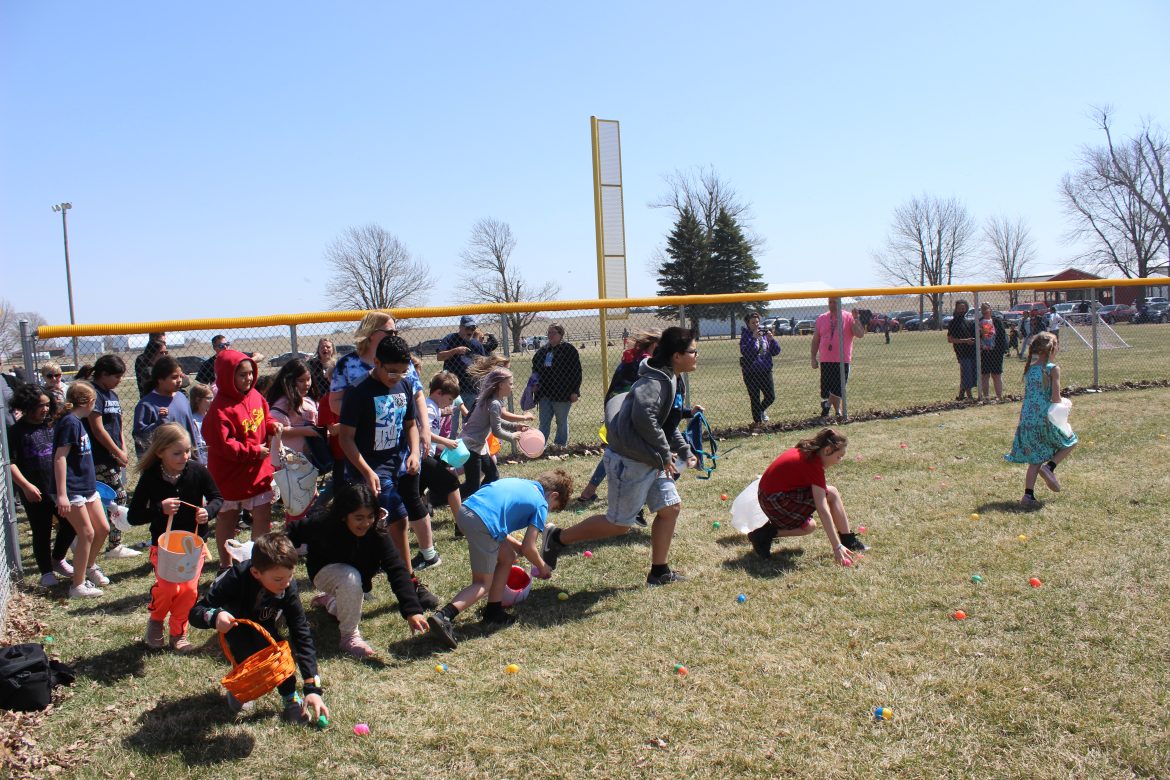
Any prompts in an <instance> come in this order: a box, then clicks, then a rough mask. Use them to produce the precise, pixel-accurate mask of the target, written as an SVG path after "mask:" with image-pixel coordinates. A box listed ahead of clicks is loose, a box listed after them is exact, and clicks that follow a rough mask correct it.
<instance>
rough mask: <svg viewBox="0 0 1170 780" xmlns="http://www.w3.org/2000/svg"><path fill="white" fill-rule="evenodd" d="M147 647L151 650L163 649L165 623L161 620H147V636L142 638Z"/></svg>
mask: <svg viewBox="0 0 1170 780" xmlns="http://www.w3.org/2000/svg"><path fill="white" fill-rule="evenodd" d="M142 641H144V642H146V646H147V647H149V648H150V649H151V650H162V648H163V622H162V621H161V620H152V619H150V618H147V619H146V636H144V637H142Z"/></svg>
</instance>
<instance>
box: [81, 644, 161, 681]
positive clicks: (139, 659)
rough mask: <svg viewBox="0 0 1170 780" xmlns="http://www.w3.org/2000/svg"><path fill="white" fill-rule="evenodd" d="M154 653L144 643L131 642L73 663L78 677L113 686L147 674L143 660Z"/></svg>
mask: <svg viewBox="0 0 1170 780" xmlns="http://www.w3.org/2000/svg"><path fill="white" fill-rule="evenodd" d="M152 652H153V651H152V650H151V649H150V648H148V647H147V646H146V645H145V644H144V643H143V642H131V643H130V644H128V645H122V646H121V647H115V648H112V649H110V650H106V651H105V652H104V653H98V654H97V655H90V656H85V657H83V658H79V659H78V660H77V661H75V662H74V663H73V668H74V669H76V670H77V676H78V677H88V678H89V679H91V680H93V681H95V682H99V683H102V684H103V685H113V684H114V683H117V682H120V681H121V680H125V679H126V678H128V677H141V676H142V675H143V674H145V667H144V664H143V659H144V658H146V656H147V655H149V654H150V653H152Z"/></svg>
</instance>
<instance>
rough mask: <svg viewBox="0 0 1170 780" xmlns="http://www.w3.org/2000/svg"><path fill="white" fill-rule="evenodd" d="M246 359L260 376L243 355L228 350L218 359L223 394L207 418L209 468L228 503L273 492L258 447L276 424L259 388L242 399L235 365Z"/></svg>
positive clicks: (217, 376) (267, 467) (205, 434)
mask: <svg viewBox="0 0 1170 780" xmlns="http://www.w3.org/2000/svg"><path fill="white" fill-rule="evenodd" d="M245 360H247V361H248V362H250V363H251V364H252V371H253V375H254V376H256V375H258V374H257V373H256V372H257V369H256V361H254V360H252V358H250V357H248V356H247V355H245V354H244V353H243V352H237V351H236V350H234V349H225V350H223V351H221V352H220V353H219V354H218V355H216V356H215V384H216V387H217V388H218V389H219V392H218V393H216V395H215V398H214V399H213V400H212V402H211V408H210V409H209V410H208V411H207V416H206V417H204V418H203V439H204V440H205V441H206V442H207V468H208V470H209V471H210V472H211V478H212V479H214V480H215V484H216V485H217V486H218V487H219V490H220V492H221V493H222V494H223V497H224V500H226V501H243V500H244V499H247V498H252V497H253V496H258V495H260V494H261V493H263V492H265V491H267V490H270V489H271V488H272V463H271V462H270V461H269V460H268V456H267V455H266V454H265V453H263V452H261V450H260V448H261V447H264V446H265V445H266V444H267V442H268V438H269V437H270V436H272V435H274V434H275V433H276V430H275V421H274V420H273V419H272V417H271V416H270V415H269V414H268V402H267V401H265V400H264V397H263V396H262V395H260V393H258V392H256V388H255V387H251V388H249V389H248V392H247V393H244V394H242V395H241V394H240V391H239V390H237V389H236V379H235V375H236V367H237V366H239V365H240V363H243V362H244V361H245ZM253 384H255V382H254V381H253Z"/></svg>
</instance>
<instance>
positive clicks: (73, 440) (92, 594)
mask: <svg viewBox="0 0 1170 780" xmlns="http://www.w3.org/2000/svg"><path fill="white" fill-rule="evenodd" d="M65 400H66V401H67V402H68V403H67V408H68V409H69V411H68V414H66V415H65V416H64V417H62V418H61V420H60V421H59V422H58V423H57V427H56V428H55V429H54V430H53V483H54V492H55V493H56V495H57V515H58V516H60V517H63V518H65V519H66V520H67V521H68V522H69V525H71V526H73V530H74V531H75V532H76V533H77V547H76V548H75V549H74V551H73V585H72V587H70V588H69V597H70V598H96V597H98V596H101V595H102V591H101V590H100V588H102V587H104V586H106V585H109V584H110V581H109V579H107V578H106V575H104V574H102V571H101V569H99V568H98V567H97V556H98V552H99V551H100V550H101V548H102V544H103V543H104V542H105V541H106V536H107V535H109V533H110V526H109V523H107V522H106V512H105V509H103V508H102V502H101V500H100V499H99V498H98V492H97V478H96V476H95V475H94V467H93V447H92V445H91V444H90V441H89V434H88V433H86V432H85V426H84V425H82V423H81V421H82V420H84V419H86V418H88V417H89V416H90V415H91V414H93V407H94V404H95V403H96V402H97V391H95V390H94V389H93V385H91V384H89V383H88V382H74V383H73V384H71V385H70V386H69V391H68V392H67V393H66V395H65ZM69 407H71V408H69Z"/></svg>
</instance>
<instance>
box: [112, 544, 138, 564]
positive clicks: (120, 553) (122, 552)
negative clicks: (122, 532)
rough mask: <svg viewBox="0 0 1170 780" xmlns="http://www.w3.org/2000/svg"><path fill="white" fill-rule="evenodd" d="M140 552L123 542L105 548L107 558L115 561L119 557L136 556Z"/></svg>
mask: <svg viewBox="0 0 1170 780" xmlns="http://www.w3.org/2000/svg"><path fill="white" fill-rule="evenodd" d="M139 555H142V553H140V552H138V551H137V550H131V549H130V548H129V547H127V546H126V545H124V544H118V545H115V546H113V547H111V548H110V549H108V550H106V552H105V557H106V559H107V560H111V561H116V560H118V559H120V558H137V557H138V556H139Z"/></svg>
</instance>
